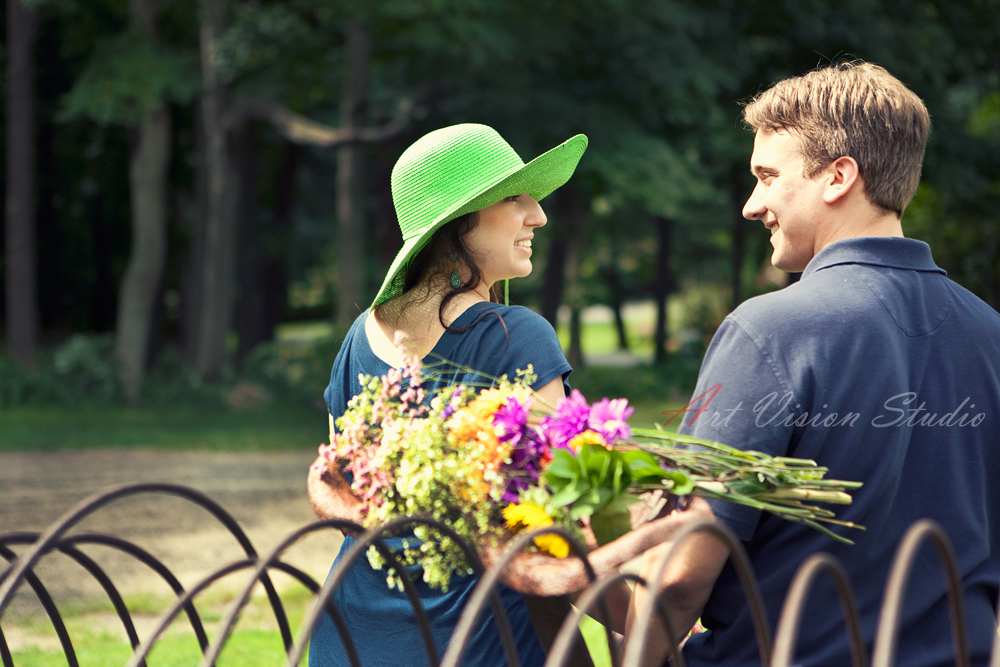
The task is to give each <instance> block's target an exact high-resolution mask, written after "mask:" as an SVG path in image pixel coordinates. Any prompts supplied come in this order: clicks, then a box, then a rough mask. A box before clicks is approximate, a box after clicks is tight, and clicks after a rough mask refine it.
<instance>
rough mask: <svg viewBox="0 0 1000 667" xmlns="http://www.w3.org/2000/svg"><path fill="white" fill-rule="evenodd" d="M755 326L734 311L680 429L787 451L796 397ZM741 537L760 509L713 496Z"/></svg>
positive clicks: (742, 445) (774, 453)
mask: <svg viewBox="0 0 1000 667" xmlns="http://www.w3.org/2000/svg"><path fill="white" fill-rule="evenodd" d="M761 343H763V341H762V340H761V339H759V337H757V336H755V335H754V332H753V330H752V329H751V328H750V327H749V326H746V325H745V324H741V323H740V322H739V321H738V320H737V319H736V318H734V317H732V316H730V317H728V318H726V320H725V321H724V322H723V323H722V326H720V327H719V330H718V331H717V332H716V334H715V337H714V338H713V339H712V343H711V345H710V346H709V348H708V351H707V352H706V353H705V360H704V361H703V363H702V366H701V371H700V372H699V373H698V384H697V387H696V388H695V391H694V395H693V397H692V399H691V401H690V402H689V404H688V405H687V406H686V408H685V410H684V412H683V413H681V414H680V415H679V416H680V417H681V418H682V419H683V421H682V422H681V426H680V427H679V428H678V431H679V432H680V433H682V434H685V435H691V436H694V437H696V438H702V439H704V440H711V441H713V442H721V443H723V444H726V445H729V446H730V447H736V448H737V449H741V450H744V451H751V450H752V451H759V452H764V453H766V454H770V455H771V456H785V455H787V454H788V451H789V445H790V443H791V440H792V438H793V436H794V430H795V426H794V424H793V423H792V422H793V421H794V419H789V416H790V415H791V414H792V412H791V411H790V410H793V409H794V405H795V402H794V401H795V398H794V393H793V392H792V390H791V388H790V386H789V383H788V380H787V378H786V377H785V376H784V374H783V373H782V371H781V368H780V367H779V366H778V365H777V364H776V363H775V361H776V360H775V359H774V358H773V357H772V355H770V354H769V353H768V352H767V350H766V348H765V347H764V346H763V345H762V344H761ZM710 503H711V505H712V510H713V511H714V512H715V514H716V516H718V517H719V518H720V519H722V520H723V521H725V522H726V524H727V525H728V526H729V527H730V528H731V529H732V530H733V532H734V533H736V535H737V537H739V538H740V539H741V540H744V541H746V540H749V539H750V538H751V537H752V536H753V533H754V531H755V530H756V528H757V523H758V522H759V520H760V517H761V510H758V509H754V508H752V507H747V506H746V505H738V504H736V503H731V502H727V501H722V500H717V501H716V500H713V501H710Z"/></svg>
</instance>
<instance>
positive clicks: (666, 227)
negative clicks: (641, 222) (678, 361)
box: [653, 218, 674, 364]
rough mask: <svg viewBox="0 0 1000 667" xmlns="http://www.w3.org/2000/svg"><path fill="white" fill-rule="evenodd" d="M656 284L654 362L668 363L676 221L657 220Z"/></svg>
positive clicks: (654, 289) (654, 291)
mask: <svg viewBox="0 0 1000 667" xmlns="http://www.w3.org/2000/svg"><path fill="white" fill-rule="evenodd" d="M655 224H656V239H657V244H656V282H655V284H654V285H653V296H654V298H655V299H656V330H655V333H654V334H653V349H654V356H653V362H654V363H656V364H663V363H666V361H667V333H668V326H667V325H668V322H667V297H668V296H670V293H671V292H672V291H673V287H674V277H673V272H672V271H671V270H670V254H671V247H670V246H671V240H672V238H671V237H672V236H673V225H674V221H673V220H671V219H670V218H656V221H655Z"/></svg>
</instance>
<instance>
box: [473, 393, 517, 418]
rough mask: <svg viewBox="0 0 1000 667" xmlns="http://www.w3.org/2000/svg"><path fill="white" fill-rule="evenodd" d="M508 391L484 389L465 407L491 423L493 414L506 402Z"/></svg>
mask: <svg viewBox="0 0 1000 667" xmlns="http://www.w3.org/2000/svg"><path fill="white" fill-rule="evenodd" d="M508 395H509V392H507V391H504V390H502V389H484V390H483V391H482V392H480V394H479V396H477V397H476V399H475V400H473V401H472V402H470V403H469V405H467V406H466V407H467V408H468V409H469V410H471V411H472V413H473V414H475V415H476V417H478V418H479V419H481V420H483V421H485V422H487V423H489V424H492V423H493V415H495V414H496V412H497V410H499V409H500V406H501V405H504V404H505V403H506V402H507V397H508Z"/></svg>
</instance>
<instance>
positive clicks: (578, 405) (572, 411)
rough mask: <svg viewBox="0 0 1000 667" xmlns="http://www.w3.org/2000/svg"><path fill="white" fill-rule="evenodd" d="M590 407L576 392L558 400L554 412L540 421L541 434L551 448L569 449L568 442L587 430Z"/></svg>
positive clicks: (581, 395)
mask: <svg viewBox="0 0 1000 667" xmlns="http://www.w3.org/2000/svg"><path fill="white" fill-rule="evenodd" d="M589 418H590V406H589V405H587V399H585V398H584V397H583V394H581V393H580V392H579V391H578V390H576V389H574V390H573V392H572V393H571V394H570V395H569V396H568V397H566V398H560V399H559V403H558V404H557V405H556V411H555V412H553V413H552V414H551V415H548V416H546V417H545V418H544V419H542V424H541V427H542V433H543V434H544V435H545V438H546V439H547V440H548V441H549V445H550V446H551V447H553V448H555V447H562V448H563V449H569V444H568V443H569V441H570V440H572V439H573V438H575V437H576V436H578V435H580V434H581V433H583V432H584V431H586V430H587V428H588V425H587V424H588V420H589Z"/></svg>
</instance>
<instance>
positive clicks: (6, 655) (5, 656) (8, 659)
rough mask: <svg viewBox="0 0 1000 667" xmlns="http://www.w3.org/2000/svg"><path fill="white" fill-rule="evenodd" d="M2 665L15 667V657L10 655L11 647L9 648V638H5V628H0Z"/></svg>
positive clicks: (0, 659) (0, 658)
mask: <svg viewBox="0 0 1000 667" xmlns="http://www.w3.org/2000/svg"><path fill="white" fill-rule="evenodd" d="M0 663H2V664H3V667H14V656H13V655H11V653H10V647H9V646H7V638H6V637H4V636H3V628H0Z"/></svg>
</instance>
